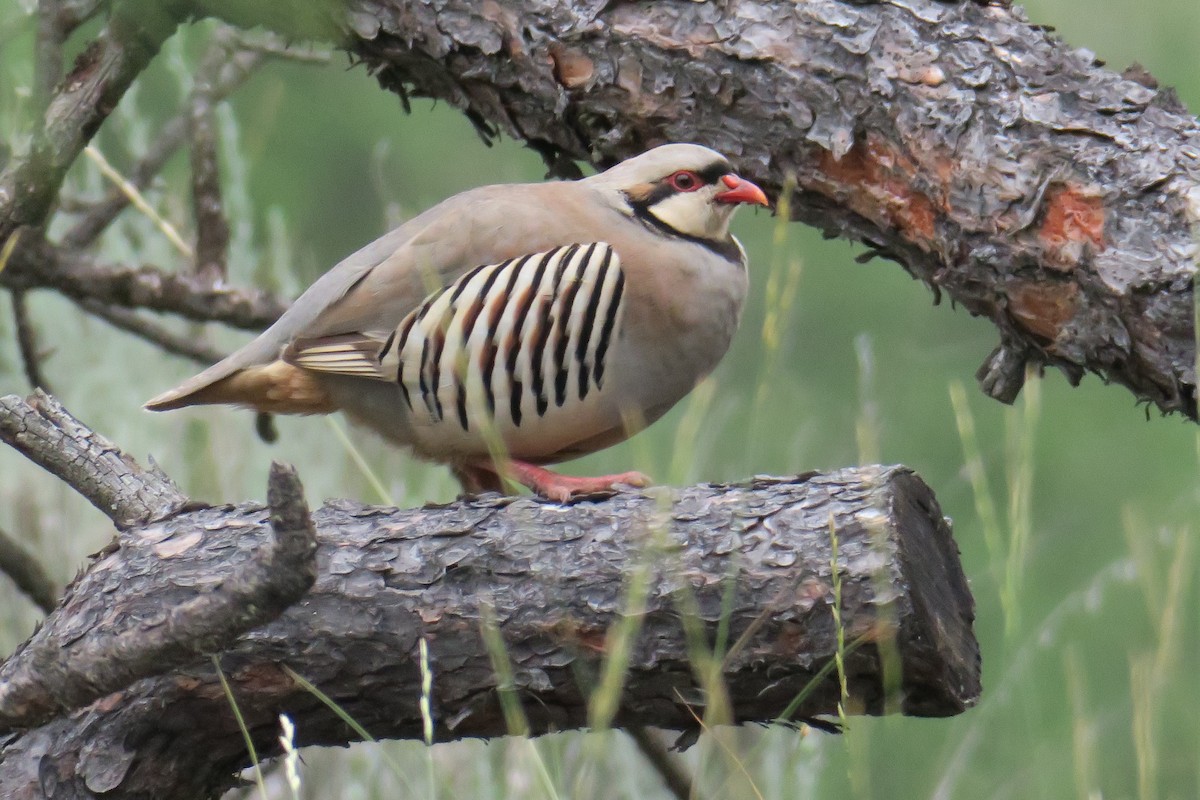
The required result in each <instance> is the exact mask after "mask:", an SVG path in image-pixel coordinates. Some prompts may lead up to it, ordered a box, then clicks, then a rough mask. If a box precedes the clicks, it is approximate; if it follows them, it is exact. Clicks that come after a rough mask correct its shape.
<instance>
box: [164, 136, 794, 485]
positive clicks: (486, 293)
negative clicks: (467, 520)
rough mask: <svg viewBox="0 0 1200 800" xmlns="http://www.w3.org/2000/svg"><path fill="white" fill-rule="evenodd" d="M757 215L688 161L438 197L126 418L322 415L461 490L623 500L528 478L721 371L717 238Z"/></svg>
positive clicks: (746, 191) (726, 287) (695, 157)
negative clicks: (374, 436) (434, 468)
mask: <svg viewBox="0 0 1200 800" xmlns="http://www.w3.org/2000/svg"><path fill="white" fill-rule="evenodd" d="M743 204H750V205H755V206H764V207H770V203H769V201H768V199H767V196H766V194H765V193H764V192H763V190H762V189H761V188H759V187H758V186H757V185H755V184H754V183H752V182H751V181H749V180H747V179H745V178H742V177H741V176H739V175H738V174H737V172H736V171H735V170H734V168H733V166H732V164H731V163H730V161H729V160H728V159H727V158H726V157H725V156H723V155H721V154H720V153H718V152H716V151H715V150H712V149H709V148H708V147H704V146H701V145H697V144H685V143H672V144H664V145H660V146H658V147H655V148H653V149H650V150H647V151H645V152H643V153H641V154H640V155H637V156H634V157H632V158H629V159H627V160H625V161H622V162H620V163H617V164H616V165H614V166H612V167H610V168H608V169H607V170H605V171H603V172H598V173H596V174H594V175H590V176H588V177H584V178H580V179H578V180H573V181H552V182H543V183H527V184H500V185H494V186H483V187H479V188H475V189H470V190H467V191H465V192H462V193H460V194H457V195H454V196H452V197H450V198H448V199H446V200H444V201H442V202H441V203H439V204H437V205H435V206H433V207H432V208H430V209H429V210H427V211H425V212H423V213H421V214H419V215H417V216H416V217H413V218H412V219H411V220H409V221H408V222H406V223H404V224H402V225H401V226H399V227H398V228H396V229H395V230H392V231H391V232H390V233H387V234H384V235H383V236H382V237H380V238H379V239H377V240H375V241H374V242H372V243H371V244H368V245H366V246H365V247H363V248H362V249H360V250H358V251H357V252H355V253H353V254H352V255H350V256H348V257H347V258H345V259H344V260H343V261H341V262H340V263H338V264H337V265H335V266H334V267H332V268H331V269H330V270H329V271H328V272H326V273H325V274H324V275H322V276H321V277H320V278H318V279H317V280H316V281H315V282H314V283H313V284H312V285H311V286H310V287H309V288H308V289H307V290H305V291H304V292H303V293H302V294H301V295H300V297H298V298H297V299H296V301H295V302H294V303H293V304H292V305H291V306H290V307H289V308H288V310H287V311H286V312H285V313H284V314H283V315H282V316H281V317H280V318H279V319H278V320H277V321H276V322H275V323H274V324H273V325H271V326H270V327H269V328H268V329H267V330H266V331H264V332H263V333H262V334H261V335H260V336H258V338H256V339H254V340H252V341H250V342H249V343H248V344H246V345H245V346H243V347H242V348H240V349H239V350H237V351H235V352H234V353H232V354H231V355H229V356H228V357H226V358H225V359H223V360H221V361H219V362H218V363H216V364H214V365H213V366H211V367H209V368H208V369H206V370H204V371H203V372H201V373H199V374H198V375H195V376H194V377H192V378H190V379H188V380H186V381H184V382H183V383H182V384H180V385H179V386H177V387H175V388H173V389H171V390H170V391H167V392H164V393H163V394H160V395H159V396H157V397H155V398H153V399H152V400H150V401H149V402H148V403H146V405H145V407H146V408H147V409H149V410H152V411H166V410H170V409H178V408H182V407H185V406H193V405H207V404H231V405H234V406H241V407H246V408H250V409H253V410H256V411H258V412H265V413H273V414H326V413H332V412H335V411H342V412H343V413H344V414H345V415H346V416H348V417H349V418H350V420H351V421H352V422H355V423H358V424H360V425H363V426H365V427H367V428H369V429H371V430H373V431H374V432H376V433H378V434H380V435H381V436H382V437H383V438H384V439H386V440H388V441H390V442H392V443H394V444H397V445H400V446H402V447H404V448H407V449H408V450H410V451H411V453H412V454H414V455H415V456H416V457H417V458H419V459H422V460H427V461H433V462H440V463H443V464H446V465H447V466H449V467H450V469H451V471H452V472H453V473H454V475H455V476H456V477H457V478H458V479H459V482H460V483H461V484H462V486H463V489H464V490H465V491H466V492H469V493H478V492H483V491H489V490H491V491H501V492H503V491H504V487H505V481H513V482H515V483H517V484H520V485H523V486H525V487H526V488H528V489H530V490H531V491H532V492H533V493H535V494H537V495H540V496H542V497H544V498H547V499H550V500H557V501H561V502H566V501H569V500H572V499H574V498H578V497H581V496H589V495H594V494H598V493H605V492H612V491H616V490H618V488H619V487H622V486H632V487H642V486H647V485H649V479H648V478H647V477H646V476H645V475H642V474H641V473H638V472H625V473H620V474H616V475H604V476H598V477H576V476H568V475H563V474H561V473H558V472H554V471H552V470H550V469H547V468H546V465H551V464H556V463H559V462H562V461H567V460H570V459H573V458H577V457H579V456H582V455H585V454H588V453H592V452H595V451H597V450H600V449H603V448H605V447H608V446H611V445H613V444H616V443H618V442H621V441H623V440H625V439H626V438H628V437H629V436H631V435H632V434H633V433H636V432H637V431H639V430H641V429H643V428H645V427H646V426H647V425H649V424H651V423H652V422H654V421H655V420H657V419H658V418H659V417H661V416H662V415H663V414H665V413H666V412H667V411H668V410H669V409H670V408H671V407H672V406H674V405H675V404H676V403H677V402H679V400H681V399H682V398H683V397H684V396H686V395H687V394H688V393H689V392H690V391H691V390H692V389H693V388H694V387H695V386H696V384H697V383H698V382H699V381H700V380H701V379H703V378H704V377H705V376H707V375H708V374H709V373H710V372H711V371H712V370H713V369H714V368H715V367H716V365H717V363H718V362H719V361H720V359H721V358H722V357H723V356H724V355H725V353H726V351H727V350H728V348H729V345H730V342H731V340H732V338H733V335H734V332H735V331H736V329H737V327H738V323H739V321H740V319H741V313H742V307H743V304H744V301H745V298H746V293H747V289H748V277H747V272H748V265H747V257H746V251H745V250H744V249H743V247H742V245H741V244H740V243H739V242H738V240H737V239H736V238H735V237H734V236H732V235H731V234H730V232H729V225H730V220H731V218H732V217H733V215H734V212H735V210H736V209H737V208H738V207H739V206H741V205H743Z"/></svg>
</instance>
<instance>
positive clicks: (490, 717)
mask: <svg viewBox="0 0 1200 800" xmlns="http://www.w3.org/2000/svg"><path fill="white" fill-rule="evenodd" d="M274 497H275V500H274V501H273V502H274V503H275V505H276V508H277V510H276V512H274V514H275V517H276V518H278V519H282V518H283V517H285V516H287V515H286V514H284V513H283V512H282V509H284V508H287V507H288V506H289V504H288V503H285V502H283V500H282V499H281V498H282V497H283V495H282V494H279V493H276V494H275V495H274ZM271 517H272V512H271V511H269V510H268V509H267V508H264V507H262V506H253V505H242V506H237V507H225V508H210V509H202V510H196V511H191V512H186V513H181V514H178V515H175V516H172V517H169V518H166V519H163V520H161V521H158V522H156V523H153V524H150V525H146V526H143V527H140V528H134V529H130V530H126V531H123V532H121V533H120V535H119V539H118V543H117V544H118V546H117V547H115V548H111V549H110V551H109V552H107V553H106V554H105V555H104V557H103V558H102V559H100V560H99V561H97V562H95V563H93V564H92V565H91V567H89V568H88V569H87V570H86V571H85V572H84V573H83V574H82V575H81V576H80V577H79V579H78V580H77V581H76V582H75V583H74V584H73V586H72V587H71V588H70V590H69V593H68V596H67V598H66V599H65V600H64V602H63V604H62V605H61V606H60V608H59V610H58V611H56V612H55V613H54V614H52V615H51V616H50V617H49V618H48V619H47V621H46V624H45V625H44V626H43V628H42V629H41V631H39V633H38V634H37V637H38V639H39V641H40V642H41V643H42V646H46V647H50V646H52V644H53V643H54V642H55V641H59V642H61V643H62V645H63V646H65V647H69V646H70V643H71V642H73V641H79V640H84V639H86V638H87V637H90V636H95V635H100V634H101V633H102V632H103V631H105V630H106V629H108V628H111V627H113V626H125V627H131V626H132V627H136V626H138V625H142V626H147V627H148V629H152V628H153V626H154V625H155V624H156V623H155V621H156V620H158V619H159V618H161V616H162V614H163V609H164V608H172V607H176V606H178V605H180V604H186V603H188V602H191V601H193V600H194V599H195V598H197V597H201V596H203V595H204V594H205V593H206V592H208V591H209V587H212V586H215V585H219V584H220V583H221V581H222V580H223V579H222V576H224V575H228V574H229V573H230V571H231V570H237V569H239V566H238V565H241V564H244V563H246V562H247V561H248V560H251V559H253V558H254V557H255V555H254V554H255V553H256V552H258V551H260V550H261V548H263V547H264V546H265V544H266V542H267V540H268V539H269V538H270V536H271V533H270V530H269V525H268V520H269V519H270V518H271ZM313 522H314V523H315V525H316V527H317V529H318V531H319V533H318V540H319V549H318V552H317V565H318V576H317V582H316V584H315V585H314V587H313V588H312V590H311V591H310V592H309V593H308V594H307V595H306V596H305V597H304V598H303V599H302V600H301V601H300V602H298V603H297V604H295V605H294V606H292V607H291V608H290V609H288V610H287V611H286V612H284V613H283V615H282V616H280V617H279V618H277V619H276V620H275V621H274V622H271V623H270V624H268V625H266V626H264V627H261V628H259V629H258V630H256V631H254V632H252V633H250V634H249V635H247V636H245V637H244V638H243V639H241V640H240V641H239V642H237V643H236V644H235V645H233V646H232V647H230V648H228V649H226V650H225V651H224V652H223V653H222V654H221V658H220V661H221V665H222V669H223V671H224V672H225V674H226V675H227V676H229V678H230V680H231V682H232V686H233V691H234V693H235V695H236V697H237V700H238V704H239V707H240V709H241V711H242V713H243V715H244V716H245V717H246V720H247V723H248V725H249V727H250V730H251V733H252V735H253V737H254V739H255V742H256V745H257V747H258V752H259V753H260V754H265V755H269V754H272V753H274V752H275V747H276V745H275V737H276V736H277V730H276V726H277V715H278V714H279V713H280V712H286V713H288V714H289V715H291V717H292V718H293V720H294V721H295V722H296V726H297V731H298V736H299V740H300V742H301V743H305V744H311V743H323V744H336V743H344V742H346V741H348V740H349V739H350V738H352V733H351V731H349V730H348V729H347V728H346V726H345V725H344V724H343V723H342V722H340V721H339V720H338V718H337V717H336V715H334V714H333V713H332V712H331V711H329V710H328V709H327V708H326V707H325V706H324V705H322V703H321V702H320V701H318V700H317V699H316V698H315V697H313V696H312V695H311V694H309V693H308V692H306V691H305V690H304V689H303V688H302V687H301V686H300V685H298V684H297V682H296V681H295V680H294V679H293V678H292V677H291V675H290V674H289V672H288V670H294V671H295V673H297V674H299V675H301V676H303V677H304V678H306V679H308V680H310V681H312V682H313V683H315V684H316V685H317V686H318V687H319V688H320V689H321V690H322V691H324V692H325V693H326V694H328V695H329V696H331V697H333V698H335V699H336V700H337V701H338V702H339V703H340V704H341V705H342V706H343V707H344V708H345V710H346V711H347V712H349V713H350V714H351V715H352V716H353V717H354V718H355V719H356V720H357V721H358V722H359V723H361V724H362V725H363V726H364V727H365V728H366V729H367V730H368V731H370V732H371V733H372V734H373V735H374V736H376V737H420V736H421V725H422V723H421V713H420V710H419V707H418V703H419V698H420V694H421V693H420V689H419V686H420V669H419V665H418V655H417V653H418V641H419V639H421V638H424V639H425V640H426V641H427V642H428V644H429V650H430V656H431V665H432V669H433V674H434V680H433V690H432V702H433V715H434V723H435V739H436V740H437V741H445V740H448V739H456V738H460V737H464V736H497V735H502V734H504V733H505V731H506V728H505V723H504V716H503V714H502V712H501V709H500V707H499V705H498V703H497V696H496V680H497V679H496V674H495V671H494V669H493V666H492V660H491V659H492V657H493V656H494V655H495V654H494V653H493V652H489V649H488V648H487V647H486V646H485V645H484V642H483V637H482V635H481V626H482V625H483V624H484V623H483V620H484V619H487V618H491V619H494V620H495V621H496V625H497V627H498V630H499V632H500V634H501V635H502V637H503V640H504V642H505V647H506V650H507V655H506V658H507V659H509V661H510V663H511V666H512V672H513V681H514V688H515V689H516V692H517V696H518V698H519V699H520V701H521V704H522V706H523V708H524V712H525V715H526V717H527V719H528V721H529V724H530V727H531V730H532V731H533V732H544V731H549V730H561V729H566V728H575V727H582V726H585V725H586V724H587V723H588V719H589V717H588V705H587V703H588V697H589V694H590V690H591V688H592V687H591V685H590V683H591V681H592V680H593V679H594V678H595V676H596V675H597V674H598V671H599V668H600V666H601V664H602V659H603V657H604V653H605V648H606V639H605V637H606V634H607V632H608V631H609V630H610V629H611V626H612V625H613V623H614V622H615V621H616V620H617V619H618V618H619V617H620V615H621V612H622V609H623V607H624V606H623V604H624V598H625V596H626V591H627V589H628V581H629V580H630V577H629V576H630V575H631V574H633V573H635V572H636V571H637V565H639V564H648V565H649V566H650V570H649V579H648V580H649V583H648V587H647V588H648V594H647V601H646V610H645V613H644V614H643V615H642V616H641V618H640V626H639V629H638V632H637V634H636V640H635V644H634V646H633V648H632V653H631V659H630V663H629V666H628V671H627V674H626V681H625V686H624V689H623V691H622V692H621V696H620V703H619V709H618V711H617V714H616V718H615V721H614V722H615V724H616V725H626V724H636V725H652V726H658V727H665V728H670V729H676V730H691V729H694V728H695V726H696V721H695V717H694V716H693V714H698V715H703V714H704V713H705V694H704V693H703V692H702V691H700V689H699V688H698V686H697V684H696V679H695V677H694V672H693V669H694V668H695V667H696V665H695V664H694V663H692V661H691V658H690V656H689V653H690V652H692V651H691V650H690V647H691V646H693V645H695V644H697V643H695V642H689V641H688V638H687V636H686V635H685V633H684V628H685V626H684V625H683V622H682V621H681V615H682V614H684V613H691V612H688V611H687V610H688V609H694V610H695V613H696V614H697V615H698V616H697V622H698V625H699V627H700V629H701V630H703V631H704V637H705V638H706V639H707V641H706V642H703V643H699V644H700V646H702V647H711V644H712V641H713V637H714V636H715V632H716V628H717V624H718V620H719V619H720V618H721V616H722V614H723V613H728V622H729V633H730V637H729V642H731V643H733V644H732V646H731V647H730V649H729V651H728V652H727V653H726V654H724V666H723V670H722V678H723V685H724V687H725V691H727V692H728V695H729V697H728V700H729V704H728V707H729V708H730V709H732V717H733V721H737V722H750V721H770V720H773V719H775V718H777V717H778V716H779V715H780V714H781V713H782V712H783V711H784V709H785V708H786V707H787V706H788V704H789V702H790V701H791V700H792V699H793V698H795V697H796V696H797V695H798V694H799V693H800V692H801V691H802V690H804V689H805V688H806V687H808V686H809V684H810V683H811V682H812V681H813V680H814V675H815V674H816V673H817V671H818V670H820V669H821V668H822V667H824V666H826V665H827V664H828V663H829V661H830V659H832V658H833V655H834V652H835V650H836V648H837V644H836V641H837V637H836V629H835V626H834V624H833V614H832V609H831V606H832V602H833V577H832V572H831V561H832V555H831V553H832V551H831V532H832V533H835V534H836V536H837V539H838V549H839V558H838V561H837V564H838V572H837V574H838V578H839V580H840V584H841V597H842V606H841V613H842V619H843V622H844V625H845V627H846V636H847V641H850V642H855V641H856V640H857V639H858V638H859V637H862V642H861V644H859V645H858V646H856V647H854V648H853V649H852V650H851V652H849V653H848V654H847V657H846V670H847V676H848V683H849V690H850V695H851V702H850V707H851V710H852V711H853V710H861V711H865V712H867V713H881V712H882V711H884V707H885V698H884V692H883V685H884V684H883V681H882V679H881V675H880V670H881V667H880V661H881V659H880V650H881V648H882V649H886V646H885V645H884V644H882V643H884V642H889V643H891V645H889V646H894V651H895V653H896V655H897V658H898V662H899V665H900V675H899V686H900V694H899V697H898V699H897V702H898V704H899V708H901V709H902V710H903V711H904V712H905V713H909V714H917V715H933V716H941V715H947V714H955V713H958V712H960V711H962V710H963V709H964V708H966V707H968V706H970V705H972V704H973V703H974V702H975V700H976V698H977V697H978V693H979V651H978V645H977V643H976V641H975V639H974V636H973V633H972V630H971V622H972V618H973V603H972V600H971V597H970V594H969V592H968V589H967V585H966V581H965V579H964V577H963V574H962V571H961V566H960V564H959V559H958V553H957V549H956V547H955V545H954V542H953V540H952V538H951V536H950V529H949V525H948V522H947V521H946V520H945V519H944V518H943V517H942V515H941V512H940V510H939V509H938V507H937V503H936V501H935V500H934V498H933V495H932V493H931V492H930V490H929V488H928V487H927V486H926V485H925V484H924V483H923V482H922V481H921V480H920V479H919V478H918V477H916V476H915V475H914V474H913V473H911V472H910V471H908V470H906V469H904V468H900V467H892V468H878V467H865V468H859V469H851V470H841V471H838V472H834V473H829V474H824V475H817V474H814V475H808V476H801V477H798V478H794V479H757V480H755V481H754V482H752V483H750V484H747V485H734V486H699V487H693V488H690V489H684V490H678V491H673V490H664V491H662V492H660V493H656V494H655V495H653V496H652V495H647V494H622V495H619V496H616V497H613V498H610V499H605V500H600V501H587V502H581V503H578V504H575V505H571V506H561V505H558V504H553V503H545V502H540V501H535V500H530V499H513V498H500V497H497V496H495V495H488V496H483V497H479V498H472V499H465V500H462V501H460V502H457V503H454V504H451V505H449V506H427V507H425V508H420V509H413V510H407V511H398V510H394V509H387V508H380V507H370V506H362V505H358V504H355V503H349V502H345V501H339V502H335V503H332V504H329V505H326V506H325V507H324V508H322V509H320V510H319V511H317V512H316V513H315V514H314V515H313ZM727 598H728V599H727ZM485 606H486V607H487V610H485ZM726 609H727V612H726ZM837 699H838V689H837V680H836V677H835V676H834V675H832V674H830V675H826V677H825V678H824V679H823V680H820V681H818V682H816V684H815V690H814V691H812V692H811V694H810V695H809V696H808V698H807V699H806V700H805V701H804V702H802V703H800V704H799V706H798V707H797V708H796V709H795V711H794V714H793V715H792V716H793V717H794V718H802V717H811V716H814V715H818V714H827V713H831V712H832V711H833V710H834V708H835V705H836V702H837ZM246 763H247V756H246V754H245V751H244V745H243V744H242V741H241V736H240V734H239V733H238V730H237V727H236V724H235V722H234V719H233V716H232V713H231V711H230V708H229V704H228V702H227V701H226V699H225V697H224V696H223V694H222V690H221V688H220V686H219V684H218V682H217V678H216V676H215V674H214V671H213V670H212V668H211V666H210V665H209V664H208V662H207V661H204V660H198V661H196V662H195V663H192V664H190V665H187V666H184V667H183V668H181V669H178V670H176V671H174V672H169V673H167V674H163V675H160V676H159V677H153V678H146V679H143V680H140V681H137V682H136V683H132V684H130V685H128V686H126V687H124V688H123V689H121V690H119V691H116V692H115V693H113V694H111V695H108V696H107V697H104V698H102V699H100V700H99V701H97V702H96V703H94V704H92V705H91V706H89V707H86V708H82V709H80V710H78V711H75V712H74V713H70V714H63V715H61V716H59V717H57V718H56V719H54V720H52V721H50V722H48V723H47V724H45V725H43V726H41V727H38V728H34V729H31V730H26V731H22V732H18V733H12V734H9V735H8V736H7V737H0V795H2V796H4V797H11V798H27V797H43V796H45V797H50V798H90V797H96V796H99V795H101V794H103V793H105V792H108V794H104V796H105V797H118V798H150V797H154V798H160V797H172V798H178V799H180V800H187V798H202V797H214V796H216V795H217V794H218V793H219V792H220V791H221V790H222V789H224V788H226V787H228V786H229V785H230V784H231V782H232V775H233V773H234V771H235V770H237V769H239V768H240V767H242V766H245V765H246Z"/></svg>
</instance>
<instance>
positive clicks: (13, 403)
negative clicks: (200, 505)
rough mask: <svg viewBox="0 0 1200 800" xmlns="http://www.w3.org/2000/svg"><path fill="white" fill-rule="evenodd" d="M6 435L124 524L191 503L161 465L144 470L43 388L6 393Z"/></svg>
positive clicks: (1, 428) (2, 427)
mask: <svg viewBox="0 0 1200 800" xmlns="http://www.w3.org/2000/svg"><path fill="white" fill-rule="evenodd" d="M0 440H3V441H4V442H6V443H8V444H9V445H11V446H12V447H14V448H15V449H16V450H18V451H19V452H21V453H22V454H23V455H24V456H25V457H26V458H28V459H30V460H31V461H33V462H34V463H36V464H37V465H38V466H40V467H42V468H43V469H45V470H46V471H47V472H49V473H51V474H52V475H55V476H57V477H58V478H60V479H62V480H63V481H64V482H65V483H66V484H67V485H68V486H70V487H71V488H72V489H74V490H75V491H77V492H79V493H80V494H81V495H83V496H84V497H85V498H87V500H88V501H89V502H90V503H91V504H92V505H94V506H95V507H96V508H98V509H100V511H102V512H103V513H104V514H105V515H106V516H108V518H109V519H111V520H112V521H113V522H114V523H115V524H116V526H117V527H118V528H128V527H130V526H132V525H135V524H138V523H142V522H147V521H151V520H155V519H161V518H163V517H165V516H167V515H169V514H173V513H175V512H177V511H178V510H179V509H181V508H183V507H184V506H185V505H186V504H187V502H188V500H187V498H186V497H185V496H184V495H183V494H182V493H181V492H180V491H179V489H178V488H177V487H176V486H175V484H174V483H173V482H172V481H171V479H170V478H168V477H167V476H166V475H163V474H162V473H161V472H160V471H159V470H158V469H157V468H154V469H153V470H151V471H147V470H144V469H142V467H140V466H139V465H138V464H137V462H136V461H134V460H133V459H132V458H131V457H129V456H128V455H126V454H125V453H123V452H121V450H120V449H119V448H118V447H117V446H116V445H114V444H113V443H112V442H110V441H109V440H108V439H106V438H104V437H103V436H101V435H100V434H98V433H95V432H94V431H91V430H89V429H88V428H87V427H86V426H84V425H82V424H81V423H80V422H79V420H77V419H75V418H74V417H72V416H71V415H70V414H69V413H67V410H66V409H65V408H63V407H62V405H61V404H59V402H58V401H57V400H55V399H54V398H53V397H51V396H50V395H48V394H46V393H45V392H42V391H35V392H34V393H33V394H32V395H30V396H29V398H28V400H27V401H26V400H22V399H21V398H19V397H17V396H16V395H11V394H10V395H7V396H5V397H0Z"/></svg>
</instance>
